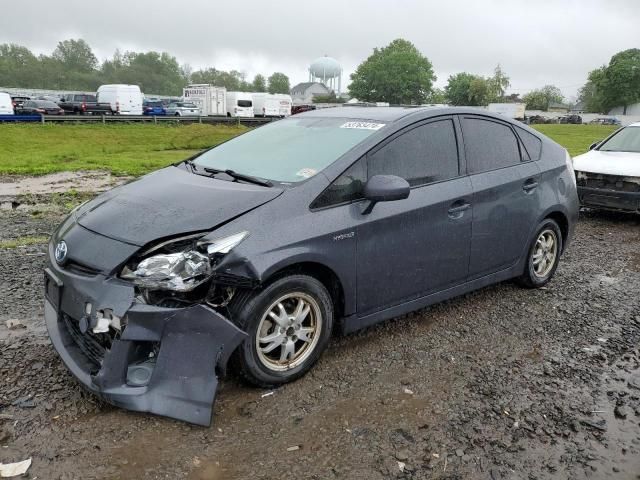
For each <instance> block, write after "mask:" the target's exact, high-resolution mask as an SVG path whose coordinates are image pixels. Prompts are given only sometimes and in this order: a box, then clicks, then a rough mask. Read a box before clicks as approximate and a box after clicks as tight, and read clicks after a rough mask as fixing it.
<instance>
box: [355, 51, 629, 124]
mask: <svg viewBox="0 0 640 480" xmlns="http://www.w3.org/2000/svg"><path fill="white" fill-rule="evenodd" d="M436 80H437V78H436V75H435V73H434V70H433V65H432V64H431V62H430V61H429V59H428V58H427V57H426V56H424V55H423V54H422V53H421V52H420V51H419V50H418V49H417V48H416V47H415V46H414V45H413V44H412V43H411V42H408V41H407V40H403V39H397V40H394V41H392V42H391V43H390V44H389V45H387V46H386V47H383V48H374V50H373V54H372V55H371V56H370V57H369V58H367V59H366V60H365V61H364V62H362V63H361V64H360V65H359V66H358V68H357V69H356V71H355V72H354V73H353V74H351V84H350V85H349V94H350V95H351V96H353V97H356V98H357V99H358V100H361V101H365V102H376V101H377V102H389V103H391V104H424V103H446V104H449V105H466V106H480V105H487V104H489V103H493V102H506V103H509V102H524V103H526V104H527V108H528V109H531V110H544V111H547V110H548V109H549V107H550V106H552V105H553V104H554V103H562V102H564V101H565V98H564V96H563V95H562V92H561V91H560V89H559V88H558V87H556V86H554V85H545V86H544V87H542V88H538V89H534V90H531V91H530V92H527V93H526V94H524V95H523V96H522V98H520V95H519V94H511V95H506V90H507V89H508V88H509V86H510V81H509V77H508V76H507V75H506V74H505V72H504V71H503V70H502V68H501V66H500V65H499V64H498V65H497V66H496V68H495V69H494V72H493V75H491V76H489V77H484V76H482V75H477V74H473V73H469V72H460V73H456V74H454V75H451V76H449V78H448V79H447V85H446V86H445V88H444V89H438V88H434V86H433V84H434V82H435V81H436ZM578 102H579V103H581V104H583V107H584V109H585V111H587V112H594V113H604V112H607V111H609V110H610V109H611V108H613V107H616V106H623V107H624V110H625V112H626V107H627V106H628V105H631V104H633V103H636V102H640V50H639V49H630V50H624V51H622V52H619V53H617V54H615V55H614V56H613V57H611V61H610V62H609V64H608V65H606V66H602V67H600V68H598V69H596V70H594V71H592V72H591V73H589V76H588V79H587V83H586V84H585V85H584V87H582V88H581V89H580V92H579V98H578Z"/></svg>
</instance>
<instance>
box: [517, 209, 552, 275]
mask: <svg viewBox="0 0 640 480" xmlns="http://www.w3.org/2000/svg"><path fill="white" fill-rule="evenodd" d="M561 253H562V232H561V231H560V227H559V226H558V224H557V223H556V222H555V221H554V220H552V219H550V218H547V219H545V220H543V221H542V222H541V223H540V225H539V226H538V228H537V229H536V234H535V235H534V237H533V241H532V242H531V245H530V246H529V250H528V253H527V261H526V263H525V266H524V272H523V274H522V275H521V276H520V277H518V278H517V279H516V281H517V283H518V284H519V285H521V286H523V287H526V288H540V287H543V286H545V285H546V284H547V283H549V281H550V280H551V278H552V277H553V275H554V274H555V273H556V269H557V268H558V263H559V262H560V254H561Z"/></svg>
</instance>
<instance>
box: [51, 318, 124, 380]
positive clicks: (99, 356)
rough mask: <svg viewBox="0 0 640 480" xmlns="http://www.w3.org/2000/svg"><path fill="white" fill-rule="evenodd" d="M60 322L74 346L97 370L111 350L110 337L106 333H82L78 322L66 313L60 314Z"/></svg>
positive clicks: (88, 331)
mask: <svg viewBox="0 0 640 480" xmlns="http://www.w3.org/2000/svg"><path fill="white" fill-rule="evenodd" d="M62 321H63V323H64V325H65V327H66V328H67V332H69V335H70V336H71V338H72V339H73V341H74V342H75V344H76V345H77V346H78V348H79V349H80V350H81V351H82V353H84V355H85V356H86V357H87V358H88V359H89V360H90V361H91V362H92V363H93V364H94V365H95V366H96V367H97V368H96V370H98V369H99V367H100V366H101V365H102V360H103V359H104V355H105V353H106V352H107V350H108V349H109V348H111V342H112V339H111V337H110V336H109V335H108V334H106V333H99V334H95V333H93V332H92V331H91V330H87V333H82V332H81V331H80V326H79V325H78V322H77V321H76V320H75V319H73V318H71V317H70V316H69V315H67V314H66V313H63V314H62Z"/></svg>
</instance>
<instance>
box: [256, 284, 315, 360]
mask: <svg viewBox="0 0 640 480" xmlns="http://www.w3.org/2000/svg"><path fill="white" fill-rule="evenodd" d="M321 330H322V314H321V313H320V306H319V305H318V302H316V300H315V299H314V298H313V297H311V296H310V295H308V294H306V293H303V292H293V293H288V294H286V295H283V296H281V297H280V298H278V299H277V300H276V301H275V302H273V303H272V304H271V305H270V306H269V308H268V309H267V310H266V311H265V313H264V315H263V316H262V318H261V319H260V323H259V324H258V329H257V331H256V351H257V353H258V358H259V359H260V362H261V363H262V364H263V365H264V366H265V367H267V368H268V369H270V370H274V371H283V370H290V369H292V368H295V367H297V366H298V365H301V364H302V363H303V362H304V361H305V360H306V359H307V358H309V356H310V355H311V354H312V353H313V351H314V350H315V347H316V345H317V344H318V340H319V339H320V332H321Z"/></svg>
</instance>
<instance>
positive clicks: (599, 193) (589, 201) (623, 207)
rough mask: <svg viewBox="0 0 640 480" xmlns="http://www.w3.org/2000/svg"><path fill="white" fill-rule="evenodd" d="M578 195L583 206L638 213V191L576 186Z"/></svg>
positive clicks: (639, 207)
mask: <svg viewBox="0 0 640 480" xmlns="http://www.w3.org/2000/svg"><path fill="white" fill-rule="evenodd" d="M578 197H579V198H580V205H582V206H584V207H594V208H603V209H608V210H619V211H625V212H635V213H640V192H621V191H618V190H608V189H600V188H590V187H581V186H578Z"/></svg>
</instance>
